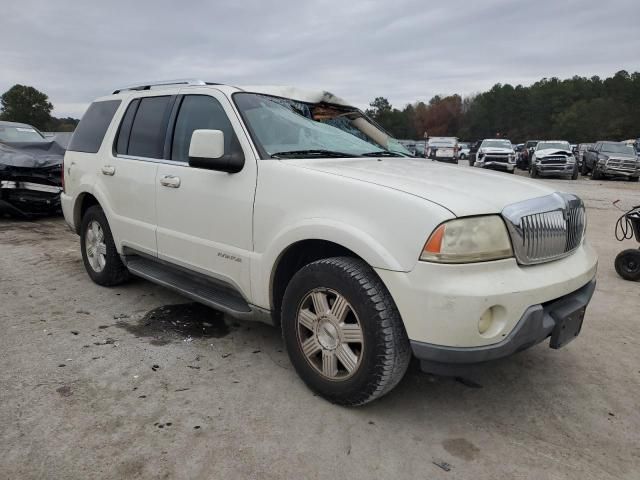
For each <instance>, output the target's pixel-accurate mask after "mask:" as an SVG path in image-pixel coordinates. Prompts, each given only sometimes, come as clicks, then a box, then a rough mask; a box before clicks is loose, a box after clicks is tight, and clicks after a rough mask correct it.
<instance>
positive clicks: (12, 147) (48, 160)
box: [0, 142, 65, 169]
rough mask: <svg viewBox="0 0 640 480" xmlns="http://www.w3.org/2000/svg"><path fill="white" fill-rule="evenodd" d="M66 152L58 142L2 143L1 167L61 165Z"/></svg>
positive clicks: (0, 149)
mask: <svg viewBox="0 0 640 480" xmlns="http://www.w3.org/2000/svg"><path fill="white" fill-rule="evenodd" d="M64 152H65V149H64V148H62V147H61V146H60V145H59V144H58V143H56V142H29V143H27V142H25V143H0V169H3V168H6V167H20V168H49V167H55V166H61V165H62V159H63V158H64Z"/></svg>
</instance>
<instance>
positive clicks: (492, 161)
mask: <svg viewBox="0 0 640 480" xmlns="http://www.w3.org/2000/svg"><path fill="white" fill-rule="evenodd" d="M474 166H475V167H479V168H488V169H490V170H499V171H501V172H508V173H513V172H514V170H515V169H516V152H515V150H514V149H513V145H512V144H511V142H510V141H509V140H505V139H501V138H497V139H490V138H487V139H485V140H483V141H482V143H481V144H480V148H479V149H478V153H477V155H476V161H475V164H474Z"/></svg>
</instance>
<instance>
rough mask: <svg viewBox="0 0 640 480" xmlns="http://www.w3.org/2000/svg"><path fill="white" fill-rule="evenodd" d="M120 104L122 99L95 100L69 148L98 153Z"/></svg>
mask: <svg viewBox="0 0 640 480" xmlns="http://www.w3.org/2000/svg"><path fill="white" fill-rule="evenodd" d="M119 106H120V100H106V101H103V102H93V103H92V104H91V105H89V108H88V110H87V112H86V113H85V114H84V115H83V117H82V120H81V121H80V123H79V124H78V127H77V128H76V131H75V132H74V133H73V137H71V141H70V142H69V146H68V147H67V150H71V151H73V152H86V153H97V151H98V150H100V146H101V145H102V140H104V135H105V133H107V129H108V128H109V124H110V123H111V120H112V119H113V116H114V115H115V113H116V110H118V107H119Z"/></svg>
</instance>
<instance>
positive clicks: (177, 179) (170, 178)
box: [160, 175, 180, 188]
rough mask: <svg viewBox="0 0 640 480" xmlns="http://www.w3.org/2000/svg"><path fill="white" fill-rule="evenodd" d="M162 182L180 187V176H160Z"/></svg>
mask: <svg viewBox="0 0 640 480" xmlns="http://www.w3.org/2000/svg"><path fill="white" fill-rule="evenodd" d="M160 184H161V185H163V186H165V187H170V188H179V187H180V177H174V176H173V175H165V176H163V177H160Z"/></svg>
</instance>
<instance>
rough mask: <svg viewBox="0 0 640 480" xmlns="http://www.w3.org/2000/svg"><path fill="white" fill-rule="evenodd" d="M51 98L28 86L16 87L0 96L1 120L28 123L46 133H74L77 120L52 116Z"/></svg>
mask: <svg viewBox="0 0 640 480" xmlns="http://www.w3.org/2000/svg"><path fill="white" fill-rule="evenodd" d="M52 111H53V104H52V103H51V102H50V101H49V97H48V96H47V95H46V94H44V93H42V92H40V91H38V90H37V89H35V88H33V87H30V86H27V85H14V86H13V87H11V88H10V89H9V90H7V91H6V92H4V93H3V94H2V96H0V120H5V121H8V122H20V123H28V124H29V125H32V126H34V127H36V128H37V129H38V130H42V131H45V132H72V131H74V130H75V128H76V125H78V122H79V121H80V120H78V119H77V118H71V117H67V118H56V117H53V116H52V115H51V112H52Z"/></svg>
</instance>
